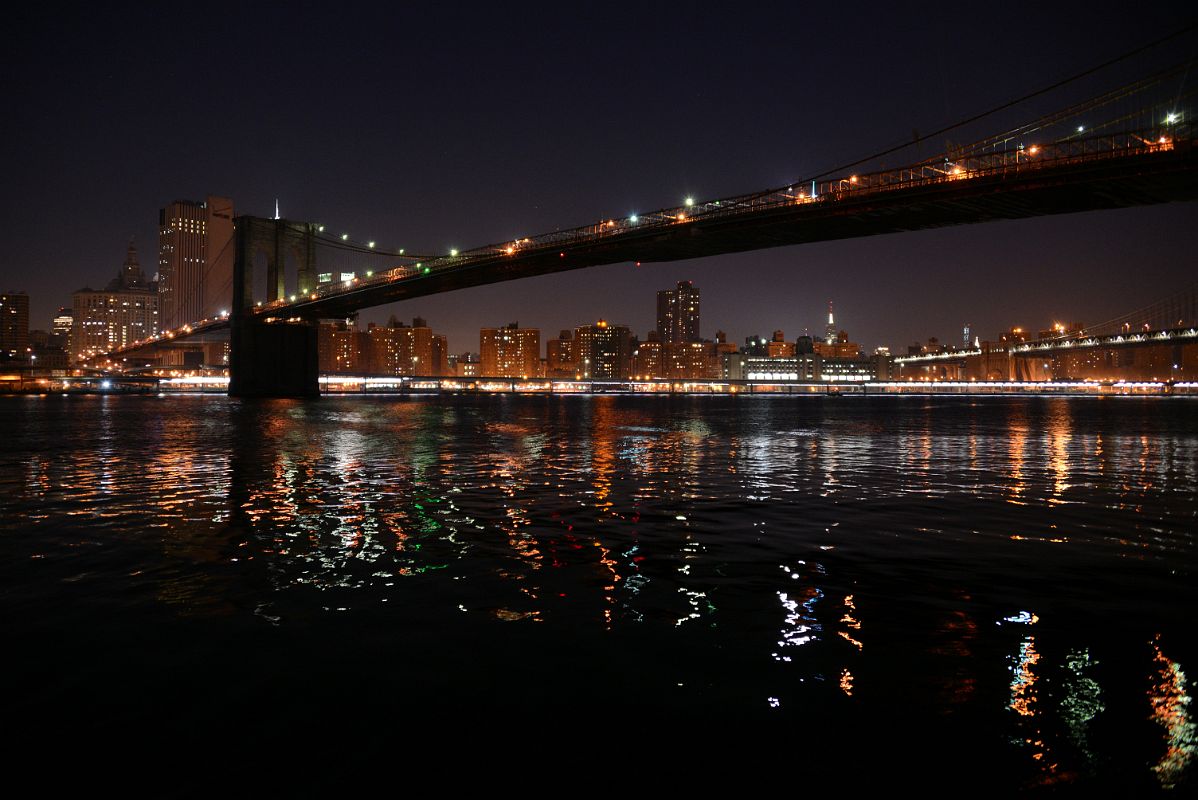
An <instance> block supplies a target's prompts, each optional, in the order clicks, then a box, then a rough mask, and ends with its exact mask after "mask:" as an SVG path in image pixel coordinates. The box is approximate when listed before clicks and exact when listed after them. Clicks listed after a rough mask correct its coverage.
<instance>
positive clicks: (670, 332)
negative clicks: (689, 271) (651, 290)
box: [657, 281, 699, 343]
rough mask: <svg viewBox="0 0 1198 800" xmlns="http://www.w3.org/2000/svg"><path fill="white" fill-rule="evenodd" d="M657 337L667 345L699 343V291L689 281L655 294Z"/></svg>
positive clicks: (680, 282)
mask: <svg viewBox="0 0 1198 800" xmlns="http://www.w3.org/2000/svg"><path fill="white" fill-rule="evenodd" d="M657 337H658V338H659V339H660V340H661V341H663V342H668V343H686V342H697V341H699V290H698V289H697V288H695V285H694V284H693V283H692V282H691V281H679V282H678V286H677V287H676V288H673V289H663V290H661V291H660V292H658V293H657Z"/></svg>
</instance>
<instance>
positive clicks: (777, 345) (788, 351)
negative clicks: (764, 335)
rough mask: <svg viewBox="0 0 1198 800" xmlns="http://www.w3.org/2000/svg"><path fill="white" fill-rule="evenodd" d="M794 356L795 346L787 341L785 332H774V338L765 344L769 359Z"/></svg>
mask: <svg viewBox="0 0 1198 800" xmlns="http://www.w3.org/2000/svg"><path fill="white" fill-rule="evenodd" d="M794 354H795V344H794V342H788V341H786V333H785V332H783V331H780V330H777V331H774V336H773V338H772V339H770V341H768V342H766V344H765V355H766V357H767V358H791V357H792V356H794Z"/></svg>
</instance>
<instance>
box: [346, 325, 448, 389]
mask: <svg viewBox="0 0 1198 800" xmlns="http://www.w3.org/2000/svg"><path fill="white" fill-rule="evenodd" d="M366 335H367V343H366V347H367V352H368V354H369V355H368V357H367V359H366V364H365V371H367V372H369V373H371V374H373V375H420V376H422V377H423V376H429V377H431V376H439V375H447V374H450V369H449V356H448V353H447V349H448V348H447V346H446V339H445V337H444V336H442V335H440V334H436V333H433V330H432V328H430V327H429V326H428V322H426V321H425V320H424V319H423V318H421V317H416V318H415V319H413V320H412V325H411V326H410V327H409V326H407V325H404V323H402V322H400V321H399V320H397V319H396V318H395V317H392V318H391V320H390V322H388V324H387V325H386V326H382V325H375V324H374V323H371V324H370V325H368V326H367V328H366Z"/></svg>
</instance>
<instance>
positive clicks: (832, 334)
mask: <svg viewBox="0 0 1198 800" xmlns="http://www.w3.org/2000/svg"><path fill="white" fill-rule="evenodd" d="M824 344H836V321H835V319H834V318H833V316H832V301H831V300H829V301H828V327H826V328H824Z"/></svg>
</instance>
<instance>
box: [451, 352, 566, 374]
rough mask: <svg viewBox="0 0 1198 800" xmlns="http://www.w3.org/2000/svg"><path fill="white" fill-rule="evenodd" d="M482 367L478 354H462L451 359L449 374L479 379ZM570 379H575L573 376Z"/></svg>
mask: <svg viewBox="0 0 1198 800" xmlns="http://www.w3.org/2000/svg"><path fill="white" fill-rule="evenodd" d="M480 366H482V363H481V361H480V360H479V357H478V353H462V354H460V355H456V356H450V357H449V374H450V375H456V376H457V377H459V378H477V377H478V376H479V375H481V374H482V372H481V371H480V370H479V367H480ZM569 377H571V378H572V377H574V376H573V374H571V375H570V376H569Z"/></svg>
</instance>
